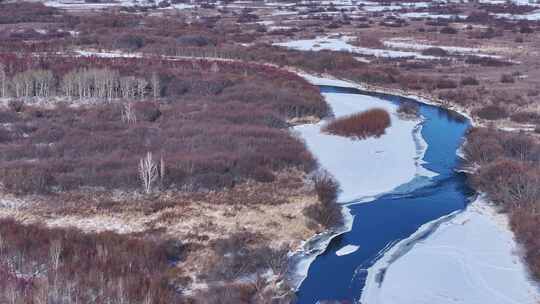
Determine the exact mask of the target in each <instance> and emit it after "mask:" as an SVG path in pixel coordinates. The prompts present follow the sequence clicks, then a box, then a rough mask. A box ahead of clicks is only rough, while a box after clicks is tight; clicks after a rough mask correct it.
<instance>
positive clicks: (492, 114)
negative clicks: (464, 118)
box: [475, 105, 508, 120]
mask: <svg viewBox="0 0 540 304" xmlns="http://www.w3.org/2000/svg"><path fill="white" fill-rule="evenodd" d="M475 114H476V115H477V116H478V117H480V118H482V119H487V120H497V119H503V118H506V117H508V112H507V111H506V109H505V108H503V107H501V106H498V105H487V106H484V107H482V108H480V109H478V110H477V111H476V112H475Z"/></svg>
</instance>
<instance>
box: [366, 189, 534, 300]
mask: <svg viewBox="0 0 540 304" xmlns="http://www.w3.org/2000/svg"><path fill="white" fill-rule="evenodd" d="M439 224H440V226H438V227H437V225H439ZM431 229H434V230H433V233H431V234H429V235H428V236H427V238H425V239H423V236H424V234H425V233H429V231H430V230H431ZM415 240H419V241H418V242H417V243H414V245H413V246H412V247H410V244H411V242H414V241H415ZM517 251H518V248H517V245H516V243H515V241H514V239H513V234H512V232H511V231H510V228H509V227H508V223H507V218H506V216H505V215H503V214H497V213H496V212H495V210H494V209H493V207H492V206H491V205H488V204H487V203H486V202H485V201H484V200H483V199H482V198H479V199H477V200H476V201H475V202H474V203H472V204H471V205H470V206H469V207H468V209H466V210H465V211H463V212H462V213H458V214H457V215H455V216H452V215H451V216H448V217H445V218H443V219H442V220H437V221H435V222H432V223H428V224H425V225H424V226H422V227H421V228H420V229H419V231H418V232H416V233H415V234H414V235H413V236H411V237H410V238H408V239H406V240H403V241H401V242H400V243H398V244H397V245H396V246H394V247H393V248H392V249H391V250H390V251H389V252H387V253H386V254H385V255H384V257H383V258H381V259H380V260H379V261H377V262H376V263H375V265H374V266H373V267H372V268H370V269H369V271H368V278H367V281H366V285H365V287H364V290H363V294H362V299H361V302H362V303H369V304H417V303H437V304H483V303H490V304H538V303H539V301H540V293H539V289H538V286H535V285H534V283H533V282H532V281H530V279H529V278H528V274H527V271H526V268H525V266H524V263H523V262H522V261H521V260H520V258H519V257H518V256H517V255H516V252H517ZM381 278H382V279H383V280H382V283H381V282H380V280H381Z"/></svg>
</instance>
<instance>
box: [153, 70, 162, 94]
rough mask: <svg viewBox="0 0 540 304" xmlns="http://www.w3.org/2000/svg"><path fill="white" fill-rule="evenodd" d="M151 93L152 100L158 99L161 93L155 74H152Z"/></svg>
mask: <svg viewBox="0 0 540 304" xmlns="http://www.w3.org/2000/svg"><path fill="white" fill-rule="evenodd" d="M151 83H152V93H153V95H154V99H158V98H159V96H160V92H161V81H160V79H159V75H158V74H157V73H155V72H154V73H153V74H152V79H151Z"/></svg>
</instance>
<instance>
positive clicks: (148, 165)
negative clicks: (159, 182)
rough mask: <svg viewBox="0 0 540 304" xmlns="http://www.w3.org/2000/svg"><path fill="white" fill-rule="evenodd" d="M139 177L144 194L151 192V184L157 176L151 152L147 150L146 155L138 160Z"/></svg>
mask: <svg viewBox="0 0 540 304" xmlns="http://www.w3.org/2000/svg"><path fill="white" fill-rule="evenodd" d="M139 177H140V179H141V183H142V186H143V190H144V192H145V193H146V194H149V193H151V192H152V185H153V184H154V182H155V181H156V179H157V178H158V168H157V165H156V163H155V162H154V159H153V157H152V152H147V153H146V157H143V158H141V160H140V161H139Z"/></svg>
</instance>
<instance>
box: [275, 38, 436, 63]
mask: <svg viewBox="0 0 540 304" xmlns="http://www.w3.org/2000/svg"><path fill="white" fill-rule="evenodd" d="M351 39H352V38H351V37H338V38H330V37H318V38H315V39H305V40H293V41H287V42H282V43H275V44H274V45H277V46H282V47H286V48H290V49H294V50H299V51H321V50H329V51H344V52H350V53H354V54H359V55H364V56H375V57H384V58H416V59H427V60H430V59H438V57H435V56H426V55H422V54H421V53H420V52H412V51H393V50H386V49H373V48H365V47H358V46H353V45H352V44H350V43H349V42H350V41H351Z"/></svg>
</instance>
